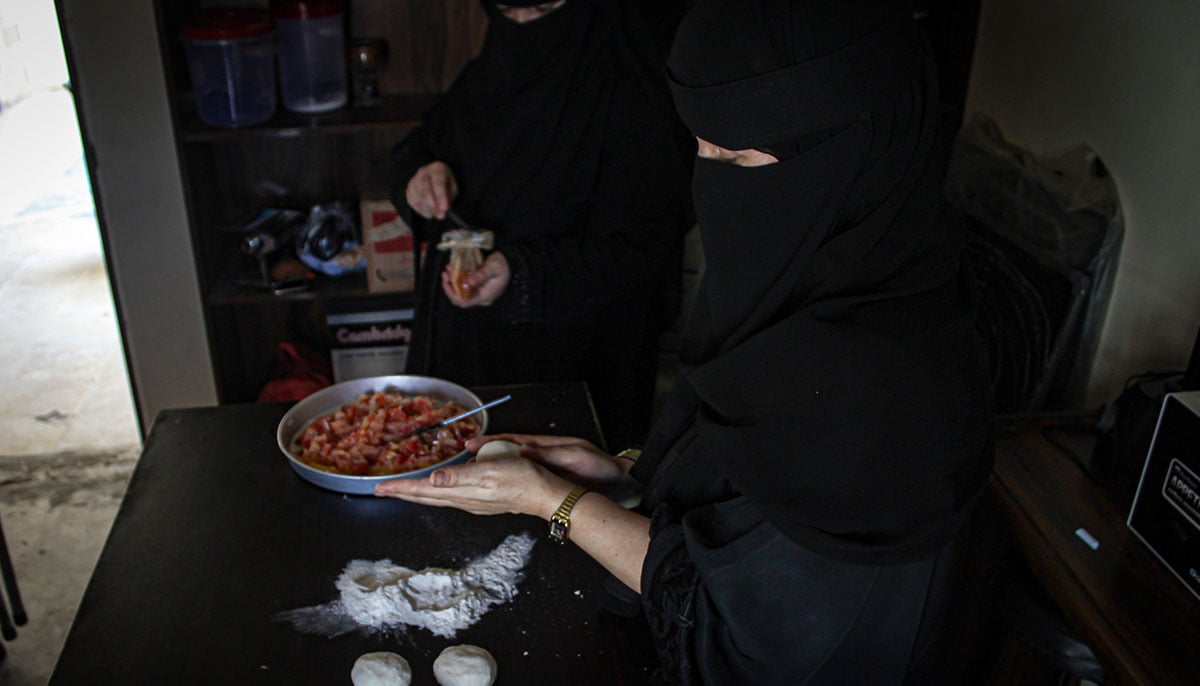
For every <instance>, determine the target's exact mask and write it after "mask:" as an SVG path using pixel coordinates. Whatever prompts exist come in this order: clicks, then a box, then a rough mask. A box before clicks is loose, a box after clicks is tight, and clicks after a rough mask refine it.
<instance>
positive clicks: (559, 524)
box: [550, 486, 588, 543]
mask: <svg viewBox="0 0 1200 686" xmlns="http://www.w3.org/2000/svg"><path fill="white" fill-rule="evenodd" d="M587 492H588V489H587V487H586V486H576V487H575V489H574V490H572V491H571V492H570V493H568V494H567V497H566V498H564V499H563V501H562V505H559V506H558V510H557V511H556V512H555V513H554V514H552V515H550V538H553V539H554V540H556V541H558V542H559V543H566V541H567V536H568V534H570V531H571V510H572V509H574V508H575V503H577V502H579V499H580V498H582V497H583V494H584V493H587Z"/></svg>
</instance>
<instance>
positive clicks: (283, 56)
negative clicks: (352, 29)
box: [271, 0, 346, 112]
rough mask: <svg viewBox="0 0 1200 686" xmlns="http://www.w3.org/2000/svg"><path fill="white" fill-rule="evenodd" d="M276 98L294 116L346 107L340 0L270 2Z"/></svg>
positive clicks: (344, 54)
mask: <svg viewBox="0 0 1200 686" xmlns="http://www.w3.org/2000/svg"><path fill="white" fill-rule="evenodd" d="M271 14H272V16H273V18H274V19H275V28H276V30H277V31H278V32H279V35H278V46H279V52H278V57H279V93H280V96H281V99H282V101H283V106H284V107H285V108H287V109H289V110H291V111H293V112H326V111H329V110H334V109H337V108H339V107H341V106H342V105H345V104H346V38H345V26H344V23H343V19H342V17H343V9H342V2H341V1H340V0H273V1H272V2H271Z"/></svg>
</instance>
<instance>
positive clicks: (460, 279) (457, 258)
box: [438, 229, 493, 300]
mask: <svg viewBox="0 0 1200 686" xmlns="http://www.w3.org/2000/svg"><path fill="white" fill-rule="evenodd" d="M492 243H493V239H492V232H491V231H468V230H466V229H455V230H454V231H447V232H446V233H443V234H442V242H441V243H438V250H449V251H450V287H451V288H452V289H453V290H454V293H455V294H456V295H458V297H460V298H462V299H464V300H465V299H467V298H470V297H471V295H473V294H472V293H471V286H470V285H469V284H468V283H467V275H468V274H470V273H471V272H473V271H475V270H476V269H478V268H479V265H481V264H483V251H484V250H491V249H492Z"/></svg>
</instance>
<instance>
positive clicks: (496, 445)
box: [475, 440, 521, 462]
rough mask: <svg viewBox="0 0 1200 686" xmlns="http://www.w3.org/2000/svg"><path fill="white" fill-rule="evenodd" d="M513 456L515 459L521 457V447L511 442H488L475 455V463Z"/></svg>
mask: <svg viewBox="0 0 1200 686" xmlns="http://www.w3.org/2000/svg"><path fill="white" fill-rule="evenodd" d="M508 455H512V456H513V457H520V456H521V446H519V445H517V444H516V443H513V442H511V441H503V440H495V441H488V442H487V443H484V444H483V447H481V448H480V449H479V452H477V453H475V461H476V462H480V461H483V460H495V459H498V458H501V457H506V456H508Z"/></svg>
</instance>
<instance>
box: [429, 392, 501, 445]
mask: <svg viewBox="0 0 1200 686" xmlns="http://www.w3.org/2000/svg"><path fill="white" fill-rule="evenodd" d="M511 399H512V396H511V395H506V396H503V397H501V398H496V399H495V400H493V401H491V402H486V403H484V404H482V405H480V406H479V407H476V408H475V409H473V410H467V411H466V412H463V413H461V414H456V415H454V416H453V417H451V418H449V419H443V420H442V421H440V422H438V423H437V424H430V425H429V426H423V427H421V428H419V429H417V430H416V431H414V432H412V433H410V434H409V435H408V437H409V438H412V437H413V436H416V435H417V434H423V433H425V432H426V431H432V430H434V429H438V428H441V427H443V426H449V425H450V424H453V423H454V422H457V421H458V420H460V419H463V418H464V417H470V416H471V415H473V414H475V413H476V412H482V411H483V410H486V409H487V408H489V407H495V406H497V405H499V404H500V403H502V402H505V401H507V400H511Z"/></svg>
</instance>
